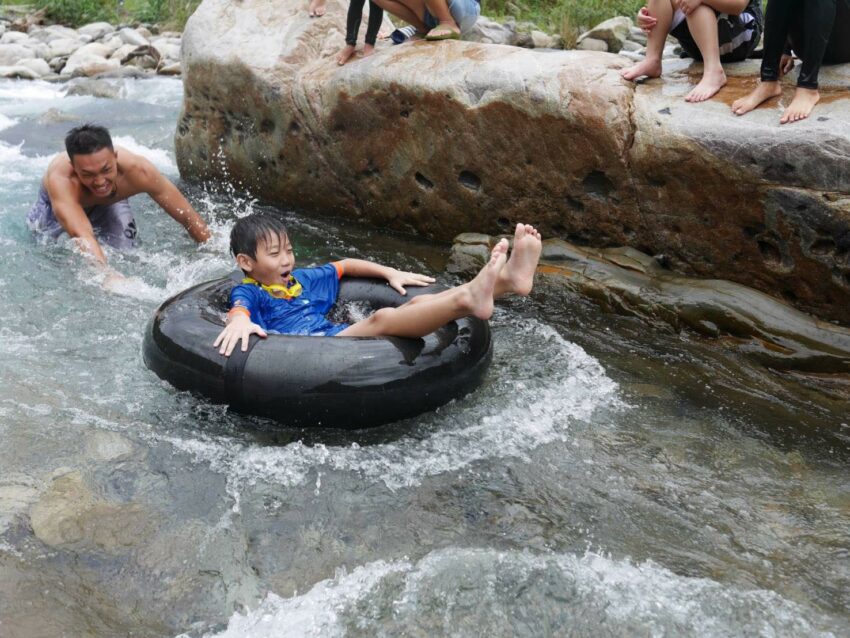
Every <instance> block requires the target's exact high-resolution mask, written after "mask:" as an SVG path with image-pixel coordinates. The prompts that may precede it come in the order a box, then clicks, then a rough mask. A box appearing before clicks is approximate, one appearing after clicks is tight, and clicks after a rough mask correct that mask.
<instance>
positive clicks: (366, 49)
mask: <svg viewBox="0 0 850 638" xmlns="http://www.w3.org/2000/svg"><path fill="white" fill-rule="evenodd" d="M374 52H375V45H374V44H364V45H363V51H362V52H361V53H360V55H361V56H362V57H364V58H368V57H369V56H370V55H372V54H373V53H374Z"/></svg>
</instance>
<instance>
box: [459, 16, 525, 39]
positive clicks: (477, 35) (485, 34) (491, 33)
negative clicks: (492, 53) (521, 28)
mask: <svg viewBox="0 0 850 638" xmlns="http://www.w3.org/2000/svg"><path fill="white" fill-rule="evenodd" d="M515 37H516V32H515V30H514V28H513V25H511V24H501V23H500V22H497V21H495V20H491V19H490V18H485V17H483V16H482V17H480V18H478V20H477V21H476V22H475V26H474V27H473V28H472V29H471V30H470V32H469V33H467V34H466V36H465V38H466V39H467V40H470V41H472V42H483V43H487V44H513V42H514V39H515Z"/></svg>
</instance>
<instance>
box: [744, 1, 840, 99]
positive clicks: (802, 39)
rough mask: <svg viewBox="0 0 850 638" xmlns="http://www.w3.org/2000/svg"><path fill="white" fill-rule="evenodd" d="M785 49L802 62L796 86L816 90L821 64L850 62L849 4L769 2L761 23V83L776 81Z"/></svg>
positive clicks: (837, 2) (836, 2)
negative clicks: (789, 49)
mask: <svg viewBox="0 0 850 638" xmlns="http://www.w3.org/2000/svg"><path fill="white" fill-rule="evenodd" d="M787 45H790V48H791V49H793V50H794V53H796V54H797V56H798V57H799V58H800V59H801V60H802V61H803V64H802V67H801V68H800V75H799V76H798V77H797V86H799V87H802V88H804V89H816V88H818V73H820V65H821V64H840V63H844V62H850V0H770V2H768V4H767V13H766V14H765V20H764V58H763V59H762V61H761V79H762V81H764V82H776V81H777V80H779V63H780V60H781V58H782V53H783V52H787V51H788V49H786V46H787Z"/></svg>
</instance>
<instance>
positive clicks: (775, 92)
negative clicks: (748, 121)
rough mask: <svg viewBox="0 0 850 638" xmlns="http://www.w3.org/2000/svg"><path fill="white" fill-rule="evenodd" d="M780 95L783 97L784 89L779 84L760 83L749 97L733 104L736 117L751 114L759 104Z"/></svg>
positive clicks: (746, 96)
mask: <svg viewBox="0 0 850 638" xmlns="http://www.w3.org/2000/svg"><path fill="white" fill-rule="evenodd" d="M780 95H782V87H781V86H779V82H759V83H758V84H757V85H756V88H754V89H753V90H752V91H750V93H749V95H745V96H744V97H742V98H740V99H738V100H735V101H734V102H732V112H733V113H734V114H735V115H743V114H744V113H749V112H750V111H752V110H753V109H754V108H756V107H757V106H758V105H759V104H762V103H763V102H767V101H768V100H769V99H770V98H772V97H779V96H780Z"/></svg>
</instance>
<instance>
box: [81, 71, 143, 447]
mask: <svg viewBox="0 0 850 638" xmlns="http://www.w3.org/2000/svg"><path fill="white" fill-rule="evenodd" d="M104 84H105V83H104ZM86 451H87V452H88V454H89V455H90V456H91V457H92V458H96V459H100V460H102V461H123V460H126V459H128V458H130V457H132V456H135V455H137V452H136V445H135V444H134V443H133V442H132V441H130V439H128V438H126V437H124V436H121V435H120V434H118V433H116V432H107V431H103V430H97V431H95V432H92V433H91V434H89V436H88V437H87V440H86Z"/></svg>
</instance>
